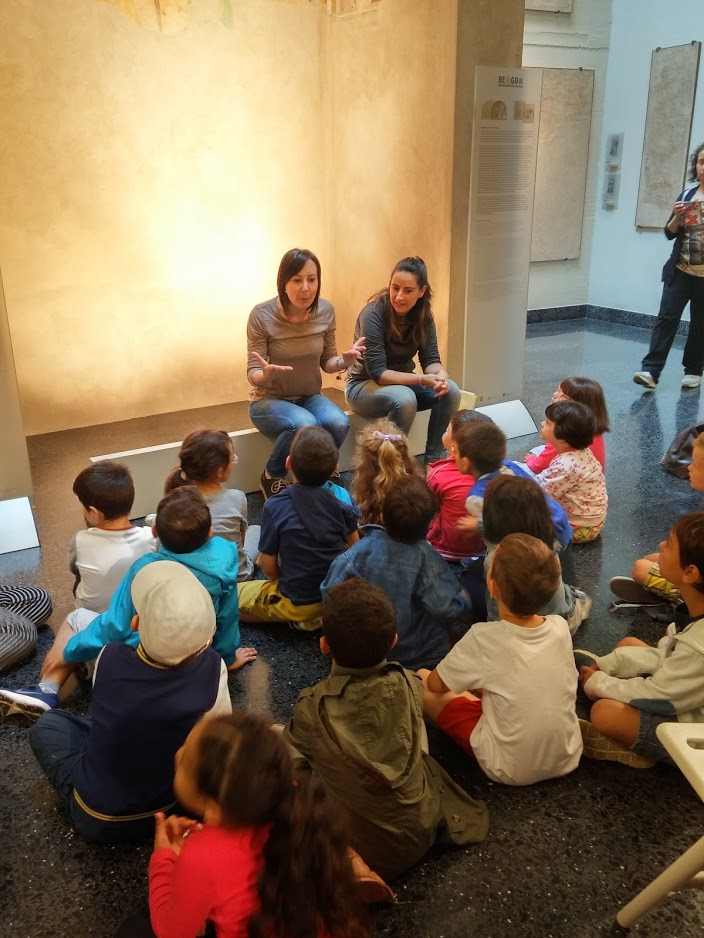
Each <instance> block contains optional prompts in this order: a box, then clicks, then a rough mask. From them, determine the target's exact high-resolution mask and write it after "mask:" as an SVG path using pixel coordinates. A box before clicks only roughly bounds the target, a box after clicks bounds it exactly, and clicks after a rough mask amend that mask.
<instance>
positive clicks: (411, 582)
mask: <svg viewBox="0 0 704 938" xmlns="http://www.w3.org/2000/svg"><path fill="white" fill-rule="evenodd" d="M435 511H436V505H435V498H434V497H433V494H432V492H431V491H430V489H429V488H428V486H427V484H426V482H425V481H424V480H423V479H421V478H420V477H419V476H416V475H411V476H406V477H404V478H402V479H400V480H399V481H398V482H396V483H394V485H393V486H392V487H391V488H390V489H389V490H388V492H387V493H386V496H385V498H384V501H383V503H382V514H381V517H382V520H383V523H384V525H385V528H383V527H380V526H377V525H374V526H372V525H368V526H367V528H366V529H365V536H364V537H363V538H362V539H361V540H360V541H359V542H358V543H357V544H355V545H354V546H353V547H352V549H351V550H348V551H347V552H346V553H345V554H341V555H340V556H339V557H338V558H337V559H336V560H334V561H333V563H332V565H331V567H330V572H329V573H328V575H327V577H326V578H325V581H324V583H323V585H322V587H321V592H322V594H323V598H325V597H326V596H327V594H328V592H329V591H330V590H331V589H332V587H333V586H336V585H337V584H338V583H342V582H343V581H344V580H349V579H351V578H352V577H361V578H362V579H364V580H366V581H367V582H369V583H372V584H373V585H374V586H380V587H381V588H382V589H383V590H384V592H385V593H386V594H387V596H388V597H389V599H390V600H391V602H392V603H393V604H394V606H395V608H396V620H397V624H398V644H397V645H396V650H395V652H394V657H395V659H396V660H397V661H400V662H401V664H402V665H403V666H404V667H406V668H413V669H415V668H432V667H434V666H435V665H436V664H437V662H438V661H439V660H440V659H441V658H442V657H443V655H445V654H447V652H448V651H449V650H450V645H451V638H450V632H449V630H450V628H451V627H452V626H454V625H455V624H456V623H458V622H460V621H462V620H466V619H467V617H468V616H469V612H470V603H469V600H468V598H467V596H466V595H465V593H464V592H463V591H462V589H461V588H460V585H459V583H458V582H457V579H456V577H455V575H454V574H453V573H452V571H451V570H450V568H449V567H448V565H447V564H446V563H445V561H444V560H443V559H442V557H441V556H440V554H438V552H437V551H436V550H435V548H434V547H431V545H430V544H429V543H428V542H427V540H426V539H425V538H426V535H427V533H428V526H429V524H430V522H431V520H432V518H433V516H434V515H435Z"/></svg>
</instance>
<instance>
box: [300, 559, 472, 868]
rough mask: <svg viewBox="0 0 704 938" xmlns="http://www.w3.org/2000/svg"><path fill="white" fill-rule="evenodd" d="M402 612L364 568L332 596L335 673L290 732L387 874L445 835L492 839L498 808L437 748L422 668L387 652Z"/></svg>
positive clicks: (328, 624)
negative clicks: (471, 788)
mask: <svg viewBox="0 0 704 938" xmlns="http://www.w3.org/2000/svg"><path fill="white" fill-rule="evenodd" d="M395 644H396V613H395V610H394V607H393V605H392V603H391V602H390V601H389V599H388V598H387V597H386V594H385V593H384V592H383V590H381V589H379V588H378V587H375V586H371V585H370V584H369V583H367V582H366V581H364V580H361V579H359V578H358V577H356V578H353V579H350V580H346V581H345V582H344V583H340V584H339V585H338V586H336V587H334V588H333V589H332V590H331V591H330V593H329V595H328V597H327V598H326V600H325V604H324V606H323V634H322V638H321V639H320V649H321V651H322V652H323V654H331V655H332V658H333V662H332V670H331V673H330V676H329V677H327V678H326V679H325V680H323V681H320V683H319V684H316V686H315V687H309V688H307V689H306V690H304V691H302V693H301V694H300V696H299V698H298V701H297V702H296V705H295V707H294V711H293V717H292V718H291V720H290V722H289V724H288V726H287V727H286V729H285V731H284V735H285V738H286V739H287V740H288V742H289V743H290V744H291V745H292V746H294V747H295V748H296V749H297V750H298V752H299V753H300V754H301V755H302V756H303V758H305V759H306V760H307V762H308V763H309V764H310V766H311V768H312V770H313V771H314V772H316V773H317V774H318V776H319V777H320V778H321V779H322V781H323V783H324V784H325V785H326V787H327V789H328V791H329V793H330V795H331V796H332V797H333V798H334V799H335V801H336V802H337V803H338V805H339V806H340V809H341V810H346V811H347V813H348V815H349V817H350V832H351V833H350V836H351V846H352V847H354V849H355V850H356V851H357V852H358V853H359V854H360V855H361V857H362V859H363V860H364V861H365V862H366V863H367V864H368V865H369V866H370V867H371V868H372V869H373V870H375V871H376V872H377V873H379V875H381V876H382V877H383V878H384V879H387V878H393V877H395V876H399V875H400V874H401V873H403V872H404V871H405V870H406V869H408V868H409V867H410V866H412V865H413V864H414V863H417V862H418V861H419V860H420V859H421V858H422V857H423V856H424V854H425V853H426V852H427V851H428V850H429V849H430V847H431V846H433V844H435V843H440V844H450V845H451V844H456V845H462V844H467V843H472V842H477V841H480V840H483V839H484V836H485V835H486V831H487V827H488V813H487V809H486V806H485V805H484V803H483V802H480V801H475V800H474V799H473V798H470V796H469V795H468V794H467V793H466V792H465V791H464V790H463V789H462V788H460V787H459V785H456V784H455V783H454V782H453V781H452V779H451V778H450V777H449V776H448V775H447V773H446V772H445V771H444V770H443V769H442V768H441V767H440V766H439V765H438V764H437V763H436V762H435V760H434V759H432V758H431V757H430V756H429V755H428V752H427V736H426V732H425V724H424V723H423V684H422V682H421V680H420V678H418V677H416V675H415V674H413V672H411V671H407V670H406V669H405V668H403V667H402V666H401V665H400V664H396V663H395V662H393V661H391V662H390V661H387V660H386V656H387V654H388V653H389V652H390V651H391V649H392V648H393V646H394V645H395Z"/></svg>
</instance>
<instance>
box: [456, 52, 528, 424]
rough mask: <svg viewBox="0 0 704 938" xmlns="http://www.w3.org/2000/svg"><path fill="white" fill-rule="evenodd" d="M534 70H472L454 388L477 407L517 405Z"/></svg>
mask: <svg viewBox="0 0 704 938" xmlns="http://www.w3.org/2000/svg"><path fill="white" fill-rule="evenodd" d="M542 80H543V78H542V70H541V69H510V68H490V67H488V66H477V69H476V79H475V92H474V120H473V129H472V163H471V173H470V203H469V236H468V245H467V250H468V263H467V310H466V317H467V320H466V330H465V348H464V370H463V375H462V380H461V384H462V387H465V388H471V389H472V390H473V391H475V392H476V394H477V405H478V406H479V405H485V404H496V403H501V402H504V401H511V400H516V399H518V398H520V396H521V393H522V390H523V348H524V343H525V332H526V306H527V301H528V271H529V266H530V244H531V227H532V220H533V196H534V192H535V170H536V157H537V150H538V129H539V121H540V96H541V89H542Z"/></svg>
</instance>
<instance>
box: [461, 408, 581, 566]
mask: <svg viewBox="0 0 704 938" xmlns="http://www.w3.org/2000/svg"><path fill="white" fill-rule="evenodd" d="M452 442H453V444H454V448H455V461H456V463H457V468H458V469H459V470H460V472H462V473H463V474H464V475H468V476H472V477H473V478H474V485H473V486H472V487H471V489H472V490H471V494H470V495H469V497H468V499H467V504H466V509H467V517H466V518H462V519H461V520H460V522H459V524H458V525H457V527H458V528H459V529H460V530H462V531H464V532H465V533H467V534H479V535H483V533H484V528H483V525H482V504H483V502H484V492H485V491H486V487H487V485H488V484H489V482H491V480H492V479H493V478H494V476H497V475H500V474H501V475H513V476H519V477H520V478H523V479H531V480H532V481H533V482H535V478H534V477H533V476H532V475H531V474H530V473H529V472H526V470H525V469H524V468H523V467H522V466H520V465H519V464H518V463H516V462H511V461H510V460H508V459H506V437H505V436H504V433H503V431H502V430H501V428H500V427H497V426H496V424H495V423H470V424H468V425H467V426H465V427H460V429H459V430H458V431H457V433H456V434H455V435H454V436H453V438H452ZM535 484H536V485H537V484H538V483H537V482H535ZM467 488H468V491H469V486H468V487H467ZM545 498H546V500H547V503H548V508H549V509H550V515H551V517H552V523H553V525H554V526H555V534H556V536H557V539H558V541H559V542H560V547H561V548H562V549H563V550H564V549H565V548H566V547H568V546H569V545H570V544H571V543H572V527H571V526H570V523H569V521H568V520H567V514H566V513H565V509H564V508H563V507H562V506H561V505H559V504H558V503H557V502H556V501H555V500H554V499H553V498H550V496H549V495H547V494H546V495H545Z"/></svg>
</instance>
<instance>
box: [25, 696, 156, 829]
mask: <svg viewBox="0 0 704 938" xmlns="http://www.w3.org/2000/svg"><path fill="white" fill-rule="evenodd" d="M90 725H91V721H90V719H89V718H88V717H79V716H77V715H76V714H75V713H71V712H70V711H68V710H49V711H47V712H46V713H43V714H42V716H41V717H40V718H39V720H38V721H37V722H36V723H35V724H34V726H33V727H32V728H31V730H30V731H29V742H30V745H31V747H32V751H33V752H34V755H35V756H36V757H37V762H38V763H39V765H40V766H41V768H42V771H43V772H44V774H45V775H46V777H47V778H48V779H49V781H50V782H51V784H52V785H53V787H54V788H55V789H56V793H57V795H58V796H59V798H60V800H61V803H62V804H63V807H64V810H65V811H66V814H67V815H68V818H69V820H70V821H71V823H72V824H73V826H74V827H75V828H76V830H77V831H78V833H79V834H81V835H82V836H83V837H85V839H86V840H90V841H92V842H93V843H117V842H119V841H122V840H137V839H141V838H146V837H149V836H152V835H153V833H154V819H153V818H152V817H148V818H139V819H137V820H134V821H106V820H101V819H100V818H96V817H93V816H92V815H91V814H88V812H87V811H84V810H83V808H82V807H81V806H80V805H79V803H78V802H77V801H76V799H75V798H74V796H73V767H74V765H75V764H76V761H77V760H78V758H79V756H80V755H81V753H82V752H83V750H84V748H85V745H86V742H87V740H88V733H89V732H90Z"/></svg>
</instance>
